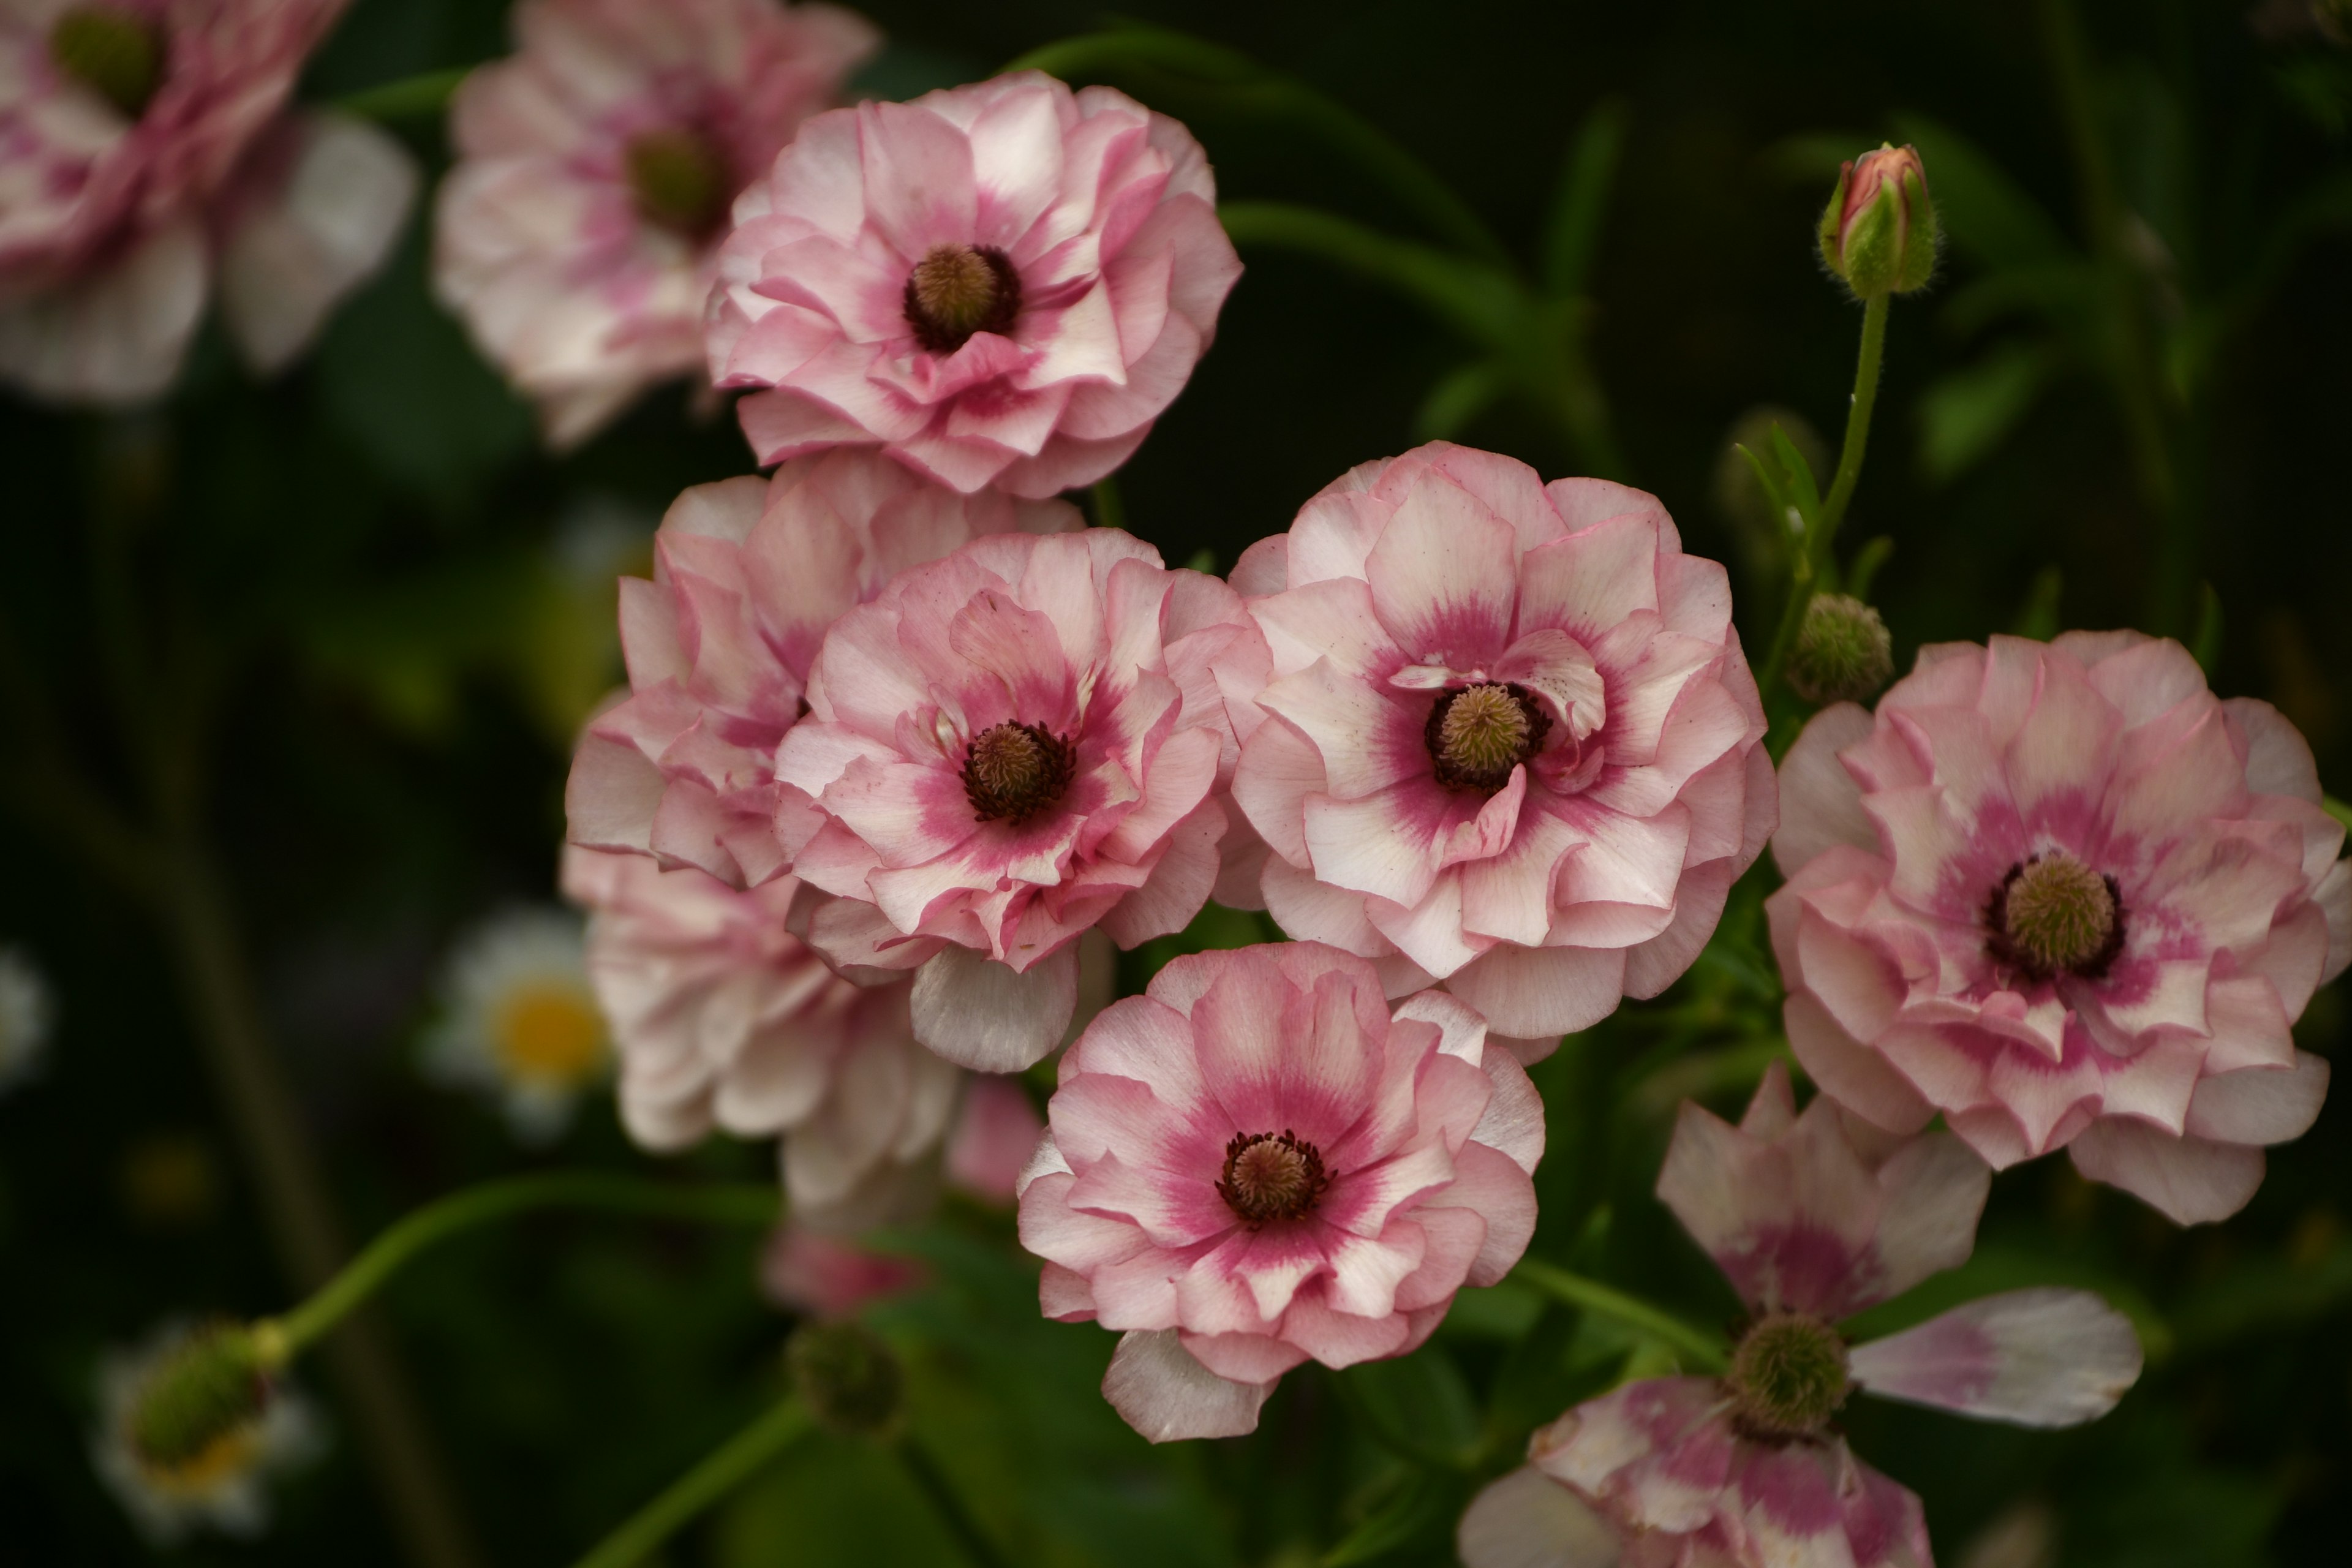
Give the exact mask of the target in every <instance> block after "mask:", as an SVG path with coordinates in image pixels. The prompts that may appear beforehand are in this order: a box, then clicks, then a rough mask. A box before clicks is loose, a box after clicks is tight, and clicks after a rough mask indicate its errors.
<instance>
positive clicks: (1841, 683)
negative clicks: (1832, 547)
mask: <svg viewBox="0 0 2352 1568" xmlns="http://www.w3.org/2000/svg"><path fill="white" fill-rule="evenodd" d="M1894 673H1895V640H1894V638H1893V637H1890V636H1889V635H1888V634H1887V630H1886V623H1885V621H1884V620H1882V619H1880V618H1879V614H1878V612H1877V611H1876V610H1874V609H1872V608H1871V607H1870V606H1869V605H1865V604H1864V603H1863V602H1862V601H1861V600H1860V599H1857V598H1854V597H1853V595H1849V594H1816V595H1813V597H1812V602H1811V604H1809V605H1806V606H1805V618H1804V620H1803V622H1802V623H1801V625H1800V626H1799V627H1798V630H1797V643H1796V646H1795V647H1792V648H1790V650H1789V687H1790V689H1791V690H1793V691H1794V692H1796V694H1797V695H1798V696H1800V697H1801V698H1803V699H1804V700H1806V701H1808V702H1821V703H1828V702H1860V701H1862V700H1864V699H1865V698H1868V697H1870V696H1872V695H1873V694H1874V693H1875V692H1876V691H1877V690H1878V689H1879V688H1880V687H1882V686H1884V685H1885V684H1886V681H1887V678H1888V677H1889V676H1891V675H1893V674H1894Z"/></svg>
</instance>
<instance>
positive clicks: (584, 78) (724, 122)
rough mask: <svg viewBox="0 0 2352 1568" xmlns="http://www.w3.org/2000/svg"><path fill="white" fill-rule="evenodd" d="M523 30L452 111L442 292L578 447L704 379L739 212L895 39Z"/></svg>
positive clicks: (752, 3)
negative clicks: (721, 271)
mask: <svg viewBox="0 0 2352 1568" xmlns="http://www.w3.org/2000/svg"><path fill="white" fill-rule="evenodd" d="M514 30H515V36H516V40H517V43H518V45H519V52H518V53H517V54H516V55H515V56H514V57H513V58H510V59H507V60H502V61H500V62H499V63H497V64H494V65H489V66H486V67H484V68H481V69H479V70H478V71H476V72H474V73H473V74H472V75H471V76H469V77H468V78H467V79H466V83H465V85H464V86H463V87H461V88H460V89H458V91H457V100H456V101H455V102H454V103H453V104H452V105H451V110H450V125H449V132H450V139H451V141H452V142H453V143H454V144H455V146H456V149H457V166H456V168H454V169H453V170H451V171H450V174H449V178H448V181H447V183H446V184H444V185H443V186H442V187H441V196H440V214H439V221H438V224H437V225H436V240H435V243H436V253H435V265H434V272H435V281H436V287H437V288H438V289H439V291H440V294H441V298H442V299H443V300H446V301H447V303H448V304H449V306H450V308H451V309H452V310H457V312H458V313H459V314H461V315H463V316H464V317H465V319H466V321H467V325H468V326H469V327H470V328H471V329H472V331H473V333H474V338H475V341H476V342H478V343H479V344H480V345H481V348H482V352H483V353H485V354H486V355H488V357H489V358H490V359H491V360H492V361H494V362H495V363H497V364H498V365H499V367H500V368H501V369H502V370H504V371H505V372H506V374H508V375H509V376H510V377H511V378H512V379H513V381H514V383H515V384H516V386H517V387H519V388H520V390H521V391H522V393H523V394H524V395H526V396H529V397H530V398H532V399H533V400H535V401H536V402H537V403H538V404H539V405H540V414H541V421H542V423H543V425H544V426H545V427H546V430H547V435H548V439H549V440H550V441H551V443H553V444H554V445H556V446H558V447H568V446H571V445H572V444H574V443H576V442H579V441H581V440H583V439H585V438H586V437H588V436H590V435H592V434H593V433H594V432H595V431H596V429H597V428H599V427H600V426H603V425H604V423H605V422H606V421H608V420H610V419H611V418H613V417H614V416H615V415H617V414H619V413H620V412H621V410H622V409H623V408H625V407H626V406H627V405H628V404H629V403H630V402H631V401H633V400H634V399H635V397H636V396H637V395H639V394H640V393H642V392H643V391H645V390H646V388H647V387H648V386H650V385H652V384H655V383H656V382H661V381H667V380H669V379H671V378H673V377H676V376H678V375H682V374H686V373H687V372H689V371H694V370H698V369H699V368H700V367H701V364H702V311H703V305H704V302H705V301H706V300H708V299H709V295H710V285H711V281H712V279H714V278H715V277H716V276H717V272H716V267H715V261H716V256H717V252H718V247H719V239H720V238H721V237H723V236H724V234H725V233H726V229H727V209H728V206H729V205H730V203H731V202H732V201H733V200H734V198H735V195H736V193H737V192H739V191H740V190H741V189H742V188H743V187H744V186H745V185H747V184H751V181H752V180H753V179H754V178H756V177H757V176H759V175H761V174H764V173H766V171H767V168H768V165H769V164H770V163H772V162H773V161H774V160H775V156H776V153H778V151H780V150H781V149H782V147H783V146H784V144H785V143H786V142H790V141H791V140H792V137H793V132H794V131H796V130H798V129H799V127H800V124H801V121H803V120H806V119H807V118H808V117H809V116H810V115H812V114H814V113H817V112H818V111H820V110H825V109H830V108H831V107H832V106H833V104H834V103H835V100H837V99H838V97H839V96H840V92H841V87H842V83H843V81H844V79H845V78H846V77H847V76H848V75H849V73H850V72H851V71H852V70H854V69H856V67H857V65H858V64H859V62H861V61H862V60H864V59H865V58H866V57H867V56H869V55H871V54H872V53H873V52H874V50H875V48H876V47H877V45H878V44H879V43H880V41H881V40H880V37H879V36H878V35H877V33H876V32H875V30H874V29H873V28H872V27H871V26H868V25H867V24H866V21H865V20H864V19H863V18H862V17H859V16H855V15H853V14H852V13H850V12H847V11H843V10H837V9H835V7H833V6H830V5H784V4H782V3H781V0H659V3H657V4H648V3H646V0H530V3H529V4H527V5H521V6H520V7H518V8H517V9H516V12H515V16H514Z"/></svg>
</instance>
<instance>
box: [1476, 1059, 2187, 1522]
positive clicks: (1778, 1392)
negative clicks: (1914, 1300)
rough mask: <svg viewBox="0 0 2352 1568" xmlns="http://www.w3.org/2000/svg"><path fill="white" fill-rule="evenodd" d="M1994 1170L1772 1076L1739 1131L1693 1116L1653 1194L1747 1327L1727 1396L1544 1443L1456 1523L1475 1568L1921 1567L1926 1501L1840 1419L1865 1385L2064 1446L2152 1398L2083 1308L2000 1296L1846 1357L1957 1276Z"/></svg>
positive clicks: (1642, 1386)
mask: <svg viewBox="0 0 2352 1568" xmlns="http://www.w3.org/2000/svg"><path fill="white" fill-rule="evenodd" d="M1990 1185H1991V1173H1990V1172H1989V1171H1987V1170H1986V1169H1985V1167H1984V1164H1983V1163H1982V1162H1980V1161H1979V1160H1978V1159H1977V1158H1976V1156H1975V1155H1973V1154H1971V1153H1970V1152H1969V1151H1968V1149H1967V1148H1966V1147H1965V1146H1964V1145H1963V1144H1961V1143H1960V1142H1959V1141H1958V1140H1957V1139H1955V1138H1953V1137H1951V1136H1950V1135H1948V1134H1946V1133H1929V1134H1924V1135H1921V1136H1918V1137H1915V1138H1910V1139H1907V1140H1906V1139H1895V1138H1891V1137H1889V1136H1887V1135H1886V1134H1885V1133H1881V1132H1878V1131H1875V1130H1874V1129H1872V1128H1870V1127H1869V1126H1868V1124H1867V1123H1863V1122H1859V1121H1851V1120H1849V1119H1848V1118H1847V1115H1846V1113H1845V1112H1844V1111H1843V1110H1840V1109H1839V1108H1838V1107H1837V1106H1836V1105H1835V1103H1834V1102H1832V1100H1829V1099H1828V1098H1827V1097H1826V1096H1823V1097H1818V1098H1816V1099H1815V1100H1813V1102H1812V1104H1811V1105H1810V1106H1808V1107H1806V1109H1805V1112H1804V1114H1803V1115H1802V1116H1799V1115H1797V1114H1796V1107H1795V1101H1794V1100H1793V1098H1792V1097H1791V1095H1790V1091H1789V1079H1788V1075H1787V1073H1786V1072H1785V1071H1784V1070H1783V1069H1782V1068H1780V1067H1779V1066H1777V1065H1775V1066H1774V1067H1773V1068H1771V1069H1770V1070H1769V1072H1768V1073H1767V1074H1766V1075H1765V1079H1764V1081H1763V1083H1762V1085H1761V1086H1760V1087H1759V1089H1757V1091H1756V1098H1755V1100H1754V1101H1753V1102H1752V1103H1750V1105H1749V1106H1748V1115H1747V1117H1746V1119H1745V1120H1744V1121H1741V1122H1740V1124H1739V1125H1738V1127H1732V1126H1730V1125H1728V1124H1727V1123H1725V1122H1723V1121H1718V1120H1717V1118H1716V1117H1714V1116H1712V1115H1710V1114H1709V1113H1708V1112H1706V1110H1701V1109H1700V1108H1699V1107H1697V1106H1695V1105H1692V1104H1689V1103H1687V1102H1685V1104H1684V1106H1683V1110H1682V1118H1681V1120H1680V1121H1679V1122H1678V1123H1677V1124H1676V1125H1675V1138H1674V1143H1673V1145H1672V1147H1670V1148H1669V1149H1668V1150H1667V1152H1666V1163H1665V1169H1664V1171H1663V1172H1661V1173H1660V1174H1659V1177H1658V1196H1659V1197H1660V1198H1661V1199H1662V1200H1664V1203H1665V1205H1666V1206H1667V1207H1669V1208H1671V1209H1673V1210H1674V1212H1675V1217H1676V1218H1678V1219H1680V1220H1681V1221H1682V1222H1683V1226H1684V1227H1685V1229H1687V1230H1688V1231H1689V1232H1690V1234H1691V1236H1692V1237H1693V1238H1694V1239H1696V1241H1697V1242H1698V1243H1699V1245H1700V1246H1702V1247H1705V1248H1706V1250H1707V1252H1708V1253H1709V1254H1710V1255H1711V1256H1712V1257H1713V1258H1715V1260H1716V1262H1717V1265H1718V1266H1720V1267H1721V1268H1722V1269H1723V1271H1724V1273H1725V1274H1726V1275H1727V1277H1728V1278H1729V1279H1730V1280H1731V1283H1732V1284H1733V1286H1734V1287H1735V1288H1737V1289H1738V1292H1739V1296H1740V1299H1741V1300H1743V1301H1745V1302H1746V1303H1747V1304H1748V1310H1749V1311H1750V1312H1751V1313H1752V1314H1753V1316H1752V1317H1751V1318H1750V1319H1749V1321H1748V1324H1747V1326H1746V1327H1745V1328H1744V1329H1743V1330H1742V1331H1741V1332H1740V1336H1739V1340H1738V1344H1737V1345H1736V1346H1735V1347H1734V1349H1733V1351H1732V1354H1731V1359H1730V1364H1729V1366H1728V1368H1727V1371H1726V1372H1725V1373H1724V1375H1723V1376H1722V1377H1720V1378H1699V1377H1680V1378H1654V1379H1649V1380H1645V1381H1642V1382H1637V1383H1631V1384H1626V1385H1624V1386H1623V1387H1622V1388H1619V1389H1617V1390H1616V1391H1615V1392H1613V1393H1611V1394H1604V1395H1602V1396H1601V1398H1599V1399H1595V1400H1591V1401H1588V1402H1587V1403H1585V1404H1583V1405H1578V1406H1577V1407H1576V1408H1575V1409H1573V1410H1571V1411H1570V1412H1569V1413H1568V1414H1567V1415H1563V1416H1561V1417H1560V1418H1559V1420H1558V1421H1556V1422H1554V1423H1552V1425H1550V1426H1547V1427H1544V1428H1543V1429H1541V1430H1540V1431H1538V1432H1537V1433H1536V1435H1535V1436H1534V1438H1533V1440H1532V1441H1531V1442H1530V1443H1529V1445H1528V1459H1529V1462H1530V1463H1529V1468H1528V1469H1525V1470H1521V1471H1519V1472H1517V1474H1516V1475H1513V1476H1510V1477H1507V1478H1505V1479H1503V1480H1502V1481H1499V1482H1497V1483H1496V1485H1495V1486H1493V1487H1491V1488H1489V1489H1487V1490H1486V1492H1485V1493H1483V1494H1482V1495H1481V1496H1480V1497H1479V1498H1478V1499H1477V1500H1476V1501H1475V1502H1474V1503H1473V1504H1472V1505H1471V1508H1470V1511H1469V1513H1468V1514H1466V1515H1465V1517H1464V1519H1463V1521H1462V1529H1461V1535H1460V1543H1461V1547H1462V1557H1463V1561H1464V1562H1465V1563H1468V1564H1469V1565H1470V1568H1504V1565H1506V1564H1519V1563H1559V1564H1561V1565H1563V1568H1576V1565H1580V1564H1587V1563H1589V1564H1591V1565H1592V1568H1602V1565H1603V1564H1607V1563H1613V1562H1616V1561H1618V1560H1619V1559H1618V1555H1617V1553H1618V1551H1619V1546H1618V1542H1619V1540H1620V1538H1621V1537H1622V1540H1623V1541H1624V1542H1625V1543H1626V1548H1627V1550H1628V1552H1630V1556H1629V1557H1628V1558H1627V1559H1626V1561H1629V1562H1632V1563H1643V1564H1656V1565H1658V1568H1667V1565H1674V1568H1697V1565H1699V1564H1724V1565H1727V1568H1728V1565H1732V1564H1738V1565H1740V1568H1774V1565H1778V1564H1782V1563H1853V1564H1854V1565H1855V1568H1881V1565H1885V1568H1927V1565H1928V1564H1929V1563H1931V1562H1932V1557H1931V1554H1930V1552H1929V1551H1928V1546H1927V1527H1926V1524H1925V1521H1924V1520H1923V1518H1922V1516H1921V1513H1920V1508H1919V1500H1918V1499H1917V1498H1916V1497H1914V1496H1913V1495H1912V1494H1911V1493H1910V1492H1909V1491H1907V1490H1906V1489H1904V1488H1903V1487H1901V1486H1899V1485H1897V1484H1896V1483H1895V1482H1894V1481H1891V1480H1889V1479H1886V1478H1885V1476H1883V1475H1880V1474H1879V1473H1878V1472H1877V1471H1875V1470H1873V1469H1872V1468H1869V1467H1868V1466H1867V1465H1864V1464H1863V1463H1862V1462H1861V1461H1859V1460H1857V1459H1856V1458H1854V1457H1853V1454H1852V1453H1851V1452H1850V1451H1849V1450H1848V1449H1847V1447H1846V1444H1845V1439H1844V1438H1843V1436H1839V1435H1838V1434H1837V1432H1836V1431H1835V1429H1834V1428H1833V1427H1832V1425H1831V1421H1832V1417H1833V1416H1834V1415H1836V1413H1837V1411H1838V1410H1839V1408H1840V1407H1841V1406H1843V1404H1844V1403H1845V1400H1846V1398H1847V1397H1848V1395H1849V1394H1851V1393H1852V1392H1853V1390H1854V1389H1856V1388H1859V1389H1861V1390H1862V1391H1863V1392H1864V1393H1867V1394H1876V1395H1878V1396H1879V1397H1881V1398H1885V1399H1895V1400H1900V1401H1903V1402H1905V1403H1906V1404H1912V1405H1932V1406H1935V1407H1937V1408H1939V1409H1945V1410H1951V1411H1956V1412H1958V1413H1959V1414H1962V1415H1973V1416H1977V1417H1979V1418H1980V1419H1984V1420H1991V1421H2003V1422H2010V1423H2013V1424H2015V1425H2019V1426H2074V1425H2076V1424H2079V1423H2081V1422H2084V1421H2090V1420H2094V1419H2095V1418H2097V1417H2098V1416H2100V1415H2105V1414H2106V1412H2107V1411H2108V1410H2110V1409H2112V1408H2113V1407H2114V1405H2115V1403H2116V1400H2118V1399H2120V1398H2121V1397H2122V1396H2123V1394H2124V1392H2125V1390H2126V1389H2128V1388H2129V1387H2130V1386H2131V1385H2132V1384H2133V1383H2134V1382H2135V1381H2137V1378H2138V1376H2139V1370H2140V1349H2139V1341H2138V1338H2137V1335H2136V1334H2135V1333H2134V1332H2133V1331H2132V1327H2131V1324H2130V1322H2129V1321H2126V1319H2125V1318H2124V1317H2123V1316H2122V1315H2121V1314H2119V1313H2117V1312H2116V1311H2115V1310H2113V1309H2111V1308H2110V1307H2108V1306H2107V1305H2106V1304H2105V1302H2103V1301H2101V1300H2099V1299H2098V1298H2097V1297H2095V1296H2092V1295H2090V1294H2088V1293H2086V1292H2084V1291H2080V1290H2059V1289H2027V1290H2012V1291H2009V1292H2007V1293H2005V1294H2002V1295H1998V1296H1988V1297H1985V1298H1983V1299H1981V1300H1975V1301H1971V1302H1969V1303H1968V1304H1967V1305H1965V1306H1960V1307H1956V1308H1954V1309H1952V1310H1950V1311H1948V1312H1945V1313H1943V1314H1942V1315H1941V1316H1938V1317H1935V1318H1930V1319H1929V1320H1927V1321H1926V1322H1924V1323H1921V1324H1920V1325H1918V1326H1917V1327H1916V1328H1912V1329H1906V1330H1905V1331H1902V1332H1900V1333H1897V1334H1893V1335H1890V1336H1888V1337H1887V1338H1885V1339H1882V1340H1874V1341H1872V1342H1868V1343H1866V1344H1862V1345H1857V1346H1853V1347H1849V1346H1848V1345H1847V1343H1846V1341H1845V1339H1844V1337H1843V1335H1841V1334H1840V1333H1839V1332H1838V1331H1837V1328H1836V1326H1835V1324H1836V1321H1837V1320H1839V1319H1842V1318H1845V1317H1848V1316H1850V1315H1852V1314H1853V1313H1854V1312H1857V1311H1860V1310H1863V1309H1864V1308H1866V1307H1870V1306H1874V1305H1875V1304H1877V1303H1878V1302H1880V1301H1884V1300H1890V1299H1892V1298H1893V1297H1895V1296H1897V1295H1900V1294H1901V1293H1902V1292H1903V1291H1905V1290H1907V1289H1910V1288H1911V1287H1912V1286H1913V1285H1916V1284H1917V1283H1918V1282H1919V1281H1920V1280H1921V1279H1926V1278H1927V1276H1928V1275H1930V1274H1934V1273H1937V1272H1939V1271H1941V1270H1943V1269H1946V1268H1954V1267H1957V1266H1958V1265H1959V1264H1960V1263H1962V1262H1965V1261H1966V1260H1967V1258H1968V1256H1969V1252H1970V1251H1971V1250H1972V1249H1973V1248H1974V1247H1975V1245H1976V1227H1977V1219H1978V1216H1979V1215H1980V1214H1981V1213H1982V1212H1983V1208H1984V1202H1985V1195H1986V1194H1987V1192H1988V1191H1989V1190H1990Z"/></svg>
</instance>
